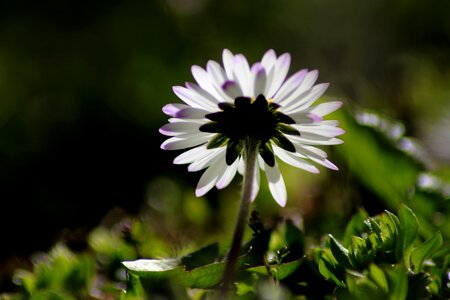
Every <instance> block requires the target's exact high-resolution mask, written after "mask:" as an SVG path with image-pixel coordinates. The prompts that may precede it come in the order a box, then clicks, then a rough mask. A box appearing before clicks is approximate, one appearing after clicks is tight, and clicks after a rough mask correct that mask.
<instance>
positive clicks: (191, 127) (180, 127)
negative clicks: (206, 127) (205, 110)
mask: <svg viewBox="0 0 450 300" xmlns="http://www.w3.org/2000/svg"><path fill="white" fill-rule="evenodd" d="M199 128H200V125H199V124H197V123H191V122H176V123H168V124H165V125H164V126H162V127H161V128H160V129H159V132H160V133H161V134H164V135H168V136H177V135H180V134H186V133H195V132H198V131H199Z"/></svg>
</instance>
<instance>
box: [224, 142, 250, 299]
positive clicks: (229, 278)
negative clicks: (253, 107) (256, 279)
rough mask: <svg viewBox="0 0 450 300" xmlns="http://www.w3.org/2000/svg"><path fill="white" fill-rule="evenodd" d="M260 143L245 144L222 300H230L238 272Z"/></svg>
mask: <svg viewBox="0 0 450 300" xmlns="http://www.w3.org/2000/svg"><path fill="white" fill-rule="evenodd" d="M258 148H259V143H258V142H257V141H255V140H253V139H251V138H248V139H246V140H245V142H244V159H245V171H244V183H243V186H242V199H241V206H240V209H239V214H238V219H237V223H236V228H235V230H234V235H233V242H232V244H231V249H230V252H229V253H228V259H227V263H226V266H225V272H224V275H223V285H222V288H221V291H220V299H222V300H225V299H227V298H228V292H229V288H230V285H231V283H232V282H233V280H234V277H235V272H236V264H237V261H238V257H239V252H240V250H241V244H242V238H243V236H244V230H245V224H246V220H247V217H248V213H249V210H250V204H251V200H252V194H253V192H254V191H253V183H254V179H255V172H256V159H257V157H258Z"/></svg>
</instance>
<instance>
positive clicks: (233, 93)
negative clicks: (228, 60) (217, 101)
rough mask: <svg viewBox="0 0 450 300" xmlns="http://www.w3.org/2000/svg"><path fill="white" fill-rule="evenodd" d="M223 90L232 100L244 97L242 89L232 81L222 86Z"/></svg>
mask: <svg viewBox="0 0 450 300" xmlns="http://www.w3.org/2000/svg"><path fill="white" fill-rule="evenodd" d="M222 89H223V91H224V92H225V94H227V95H228V96H229V97H230V98H232V99H236V98H237V97H240V96H242V90H241V87H240V86H239V85H238V84H237V83H236V82H235V81H232V80H227V81H225V82H224V84H223V85H222Z"/></svg>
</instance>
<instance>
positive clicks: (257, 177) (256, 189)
mask: <svg viewBox="0 0 450 300" xmlns="http://www.w3.org/2000/svg"><path fill="white" fill-rule="evenodd" d="M260 173H261V172H260V171H259V167H258V163H257V164H256V168H255V177H254V178H253V189H252V194H251V196H250V200H251V201H252V202H253V201H255V199H256V196H258V192H259V184H260V181H261V180H260V178H261V175H260Z"/></svg>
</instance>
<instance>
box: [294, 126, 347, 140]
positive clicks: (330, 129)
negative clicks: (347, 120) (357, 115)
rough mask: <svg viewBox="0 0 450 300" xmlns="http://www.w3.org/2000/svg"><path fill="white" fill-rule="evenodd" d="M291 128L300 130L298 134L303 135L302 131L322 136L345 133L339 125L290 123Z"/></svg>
mask: <svg viewBox="0 0 450 300" xmlns="http://www.w3.org/2000/svg"><path fill="white" fill-rule="evenodd" d="M291 126H292V127H293V128H295V129H297V130H298V131H300V134H301V135H303V136H304V133H306V132H307V133H311V134H317V135H321V136H324V137H335V136H338V135H341V134H344V133H345V130H344V129H342V128H339V127H335V126H328V125H323V124H320V125H315V124H312V125H308V124H306V125H299V124H293V125H291Z"/></svg>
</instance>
